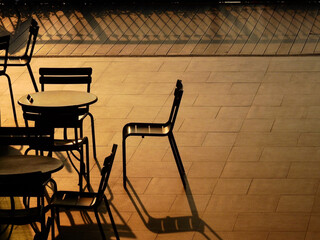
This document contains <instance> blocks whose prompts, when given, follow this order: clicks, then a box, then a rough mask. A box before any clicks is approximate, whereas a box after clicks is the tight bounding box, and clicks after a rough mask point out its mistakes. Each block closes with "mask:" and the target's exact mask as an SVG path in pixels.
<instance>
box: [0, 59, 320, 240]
mask: <svg viewBox="0 0 320 240" xmlns="http://www.w3.org/2000/svg"><path fill="white" fill-rule="evenodd" d="M61 66H63V67H84V66H86V67H87V66H89V67H92V68H93V83H92V89H91V92H92V93H94V94H96V95H97V96H98V98H99V100H98V102H97V103H96V104H94V105H92V107H91V112H92V113H93V115H94V117H95V126H96V141H97V145H98V161H99V163H102V161H103V160H104V157H105V156H107V155H108V154H109V153H110V151H111V147H112V144H114V143H116V144H118V145H119V148H118V152H117V154H116V160H115V164H114V168H113V169H112V174H111V178H110V182H109V187H110V188H109V189H108V191H107V196H108V199H109V200H110V204H111V210H112V212H113V215H114V218H115V221H116V225H117V228H118V231H119V234H120V238H121V239H139V240H154V239H157V240H160V239H161V240H162V239H166V240H170V239H179V240H180V239H183V240H189V239H190V240H191V239H193V240H198V239H213V240H216V239H219V240H221V239H223V240H280V239H284V240H318V239H320V227H319V226H320V195H319V194H320V189H319V179H320V164H319V161H320V154H319V153H320V151H319V150H320V148H319V147H320V133H319V132H320V81H319V74H320V72H319V71H320V70H319V69H320V62H319V57H316V56H314V57H312V56H311V57H221V58H219V57H194V58H191V57H179V58H178V57H176V58H170V57H168V58H143V57H140V58H121V57H120V58H103V57H100V58H94V57H92V58H34V59H33V60H32V68H33V71H34V72H35V74H36V78H38V69H39V67H61ZM8 73H9V75H10V76H11V78H12V81H13V90H14V94H15V101H16V102H17V100H18V99H19V98H20V97H21V96H22V95H25V94H27V93H30V92H33V87H32V84H31V81H30V78H29V75H28V72H27V69H26V68H23V67H21V68H18V67H16V68H13V67H12V68H9V69H8ZM177 79H181V80H182V82H183V85H184V95H183V98H182V106H181V108H180V110H179V113H178V117H177V122H176V126H175V129H174V135H175V137H176V141H177V145H178V148H179V151H180V154H181V158H182V161H183V163H184V167H185V169H186V172H187V181H188V188H187V189H188V190H187V193H186V191H185V190H184V188H183V185H182V183H181V180H180V178H179V173H178V170H177V167H176V165H175V161H174V158H173V155H172V152H171V148H170V144H169V141H168V140H167V139H166V138H156V137H152V138H151V137H150V138H147V137H146V138H144V139H142V138H140V137H130V138H128V140H127V145H128V147H127V151H128V164H127V170H128V178H129V185H128V190H129V191H128V192H126V191H125V190H124V189H123V187H122V147H121V144H122V136H121V134H122V132H121V131H122V127H123V126H124V125H125V123H127V122H131V121H143V122H164V121H166V120H167V118H168V116H169V111H170V106H171V104H172V100H173V96H172V94H173V89H174V86H175V82H176V80H177ZM0 88H1V89H0V90H1V96H0V101H1V105H0V106H1V107H0V110H1V125H2V126H10V125H11V126H13V125H14V122H13V115H12V110H11V105H10V101H9V92H8V87H7V83H6V80H5V78H4V79H3V82H2V84H1V86H0ZM77 89H79V88H77ZM16 108H17V110H18V116H19V124H20V125H21V126H23V125H24V121H23V118H22V111H21V108H20V106H19V105H18V104H16ZM85 124H86V133H87V135H90V123H89V121H88V122H85ZM16 149H17V150H20V147H16ZM91 153H92V151H91ZM56 157H58V158H61V159H62V160H63V161H64V162H65V167H64V169H63V170H61V171H59V172H57V173H55V174H54V175H53V177H54V179H55V180H56V181H57V183H58V189H60V190H63V189H69V190H70V189H74V190H75V189H77V177H76V174H75V173H74V171H73V170H72V168H71V166H70V164H69V162H68V161H67V160H65V159H64V157H63V155H56ZM90 161H91V164H92V168H91V180H92V187H93V188H94V189H97V185H98V181H99V178H100V176H99V169H98V165H97V163H96V162H95V161H94V159H93V157H92V154H91V158H90ZM101 215H102V216H103V222H104V223H103V226H104V230H105V233H106V235H107V239H115V237H114V234H113V231H112V227H111V224H110V220H109V218H108V215H107V213H106V210H105V208H104V207H102V208H101ZM61 225H62V227H61V230H60V232H58V231H56V235H57V239H100V233H99V229H98V226H97V224H96V220H95V218H94V214H93V213H92V212H89V213H82V214H81V213H79V212H70V214H64V213H62V214H61ZM33 235H34V233H33V231H32V229H31V228H30V227H29V226H19V227H15V228H14V231H13V235H12V239H19V240H22V239H28V240H29V239H33Z"/></svg>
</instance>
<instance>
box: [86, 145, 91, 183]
mask: <svg viewBox="0 0 320 240" xmlns="http://www.w3.org/2000/svg"><path fill="white" fill-rule="evenodd" d="M86 167H87V170H86V171H87V173H85V178H86V181H87V186H88V189H90V165H89V142H88V141H87V143H86Z"/></svg>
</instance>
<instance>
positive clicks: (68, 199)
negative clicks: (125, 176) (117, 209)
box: [49, 144, 120, 239]
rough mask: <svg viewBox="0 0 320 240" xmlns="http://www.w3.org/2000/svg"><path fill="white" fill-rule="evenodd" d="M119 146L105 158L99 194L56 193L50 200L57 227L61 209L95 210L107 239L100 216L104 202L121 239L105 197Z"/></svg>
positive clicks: (116, 232)
mask: <svg viewBox="0 0 320 240" xmlns="http://www.w3.org/2000/svg"><path fill="white" fill-rule="evenodd" d="M117 147H118V146H117V145H116V144H113V147H112V151H111V154H110V155H109V156H108V157H106V158H105V160H104V164H103V168H102V170H101V180H100V183H99V189H98V191H97V192H74V191H57V192H55V193H54V194H53V195H52V197H51V200H50V204H49V207H50V208H51V217H52V219H55V216H56V215H57V225H58V227H59V226H60V217H59V209H60V208H63V209H79V210H92V209H93V210H94V213H95V217H96V220H97V223H98V226H99V230H100V233H101V237H102V239H106V236H105V234H104V231H103V228H102V225H101V221H100V217H99V214H98V207H99V206H100V204H101V202H102V201H104V203H105V205H106V208H107V212H108V214H109V218H110V221H111V224H112V227H113V231H114V234H115V236H116V239H120V238H119V234H118V231H117V227H116V225H115V222H114V219H113V216H112V213H111V209H110V206H109V202H108V200H107V197H106V195H105V193H104V192H105V190H106V188H107V186H108V180H109V177H110V173H111V169H112V165H113V162H114V157H115V154H116V151H117ZM54 235H55V233H54V224H53V226H52V239H54V237H55V236H54Z"/></svg>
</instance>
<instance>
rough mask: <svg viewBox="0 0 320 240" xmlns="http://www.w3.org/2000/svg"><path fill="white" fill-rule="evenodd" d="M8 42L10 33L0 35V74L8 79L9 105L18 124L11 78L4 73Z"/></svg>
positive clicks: (6, 64)
mask: <svg viewBox="0 0 320 240" xmlns="http://www.w3.org/2000/svg"><path fill="white" fill-rule="evenodd" d="M9 42H10V35H7V36H3V37H0V54H1V57H0V76H5V77H6V78H7V79H8V84H9V91H10V97H11V105H12V110H13V117H14V121H15V124H16V126H18V119H17V113H16V108H15V102H14V96H13V91H12V84H11V79H10V77H9V75H8V74H7V73H6V70H7V66H9V65H8V50H9Z"/></svg>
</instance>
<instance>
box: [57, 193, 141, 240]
mask: <svg viewBox="0 0 320 240" xmlns="http://www.w3.org/2000/svg"><path fill="white" fill-rule="evenodd" d="M108 191H109V193H110V197H109V199H108V201H109V204H110V208H111V211H112V213H113V216H116V219H117V218H118V219H120V221H121V223H120V224H119V223H116V225H117V230H118V233H119V236H120V238H122V237H124V238H136V236H135V235H134V233H133V232H132V230H131V229H130V227H129V226H128V225H127V223H126V222H125V219H124V218H123V217H122V215H121V213H120V212H119V211H118V210H117V209H116V207H115V206H114V205H113V204H112V200H113V193H112V191H111V189H110V188H109V187H108ZM63 212H64V213H65V214H66V215H67V219H68V220H69V224H68V226H60V228H59V231H58V233H59V235H58V236H56V238H55V239H57V240H59V239H61V240H62V239H63V240H65V239H73V238H74V237H75V236H76V238H77V240H80V239H86V240H87V239H100V238H101V236H100V232H99V228H98V224H97V223H95V217H94V215H91V216H90V215H89V211H80V215H81V220H82V221H83V222H84V224H79V223H77V222H79V219H77V220H75V219H74V217H73V215H72V211H63ZM92 213H93V211H92ZM107 214H108V213H107V209H106V208H105V206H104V205H103V208H102V207H100V209H99V215H100V219H101V223H102V226H103V228H104V229H105V230H104V231H105V235H106V238H107V239H111V238H112V239H113V238H114V233H113V230H112V225H111V223H107V219H106V218H105V215H107ZM92 218H93V219H94V220H92Z"/></svg>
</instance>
